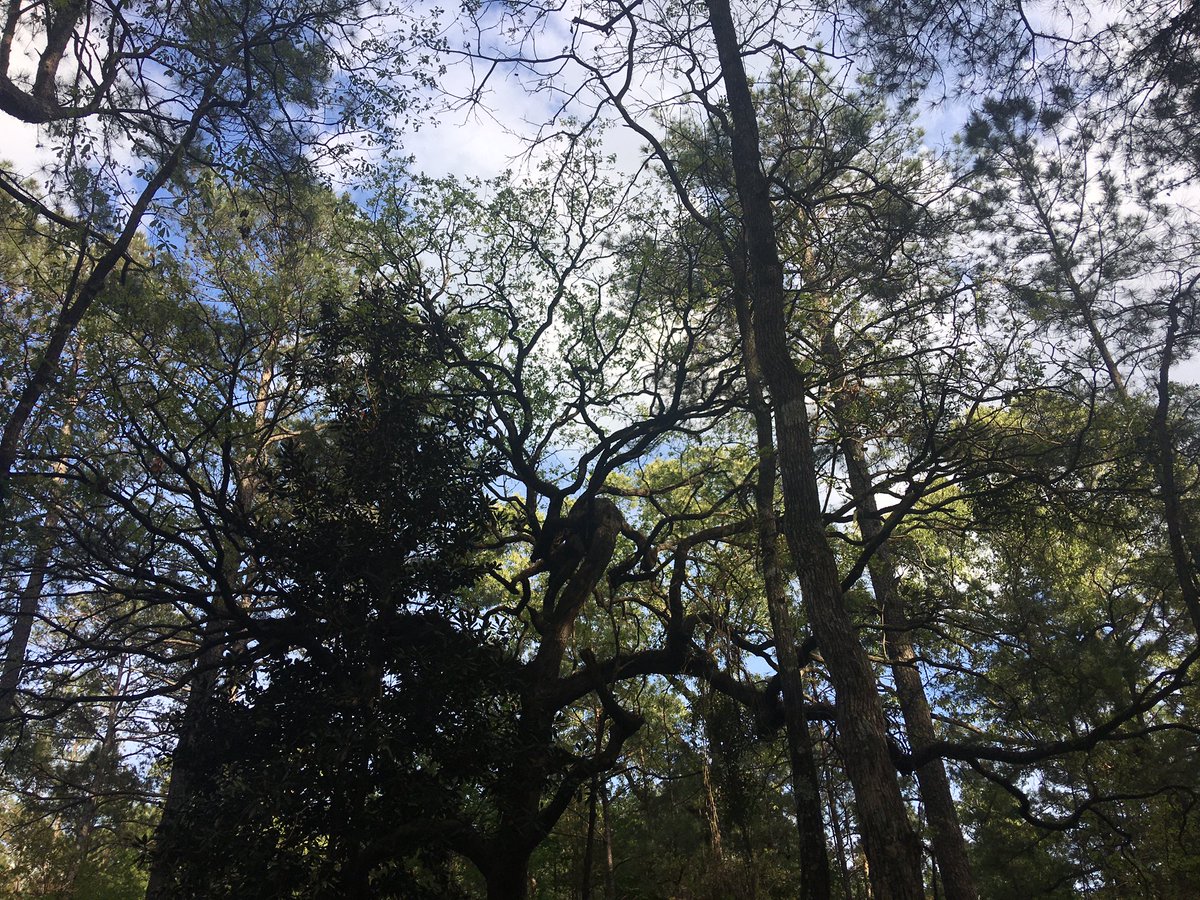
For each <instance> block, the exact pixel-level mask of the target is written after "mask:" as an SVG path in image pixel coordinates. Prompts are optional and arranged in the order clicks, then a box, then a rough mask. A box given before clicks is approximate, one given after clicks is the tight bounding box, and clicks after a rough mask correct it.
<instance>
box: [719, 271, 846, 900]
mask: <svg viewBox="0 0 1200 900" xmlns="http://www.w3.org/2000/svg"><path fill="white" fill-rule="evenodd" d="M733 269H734V271H735V279H736V280H737V281H738V282H739V284H738V286H737V287H735V295H736V303H737V318H738V328H739V330H740V331H741V336H742V366H743V369H744V371H745V375H746V384H747V391H748V394H749V401H750V410H751V412H752V414H753V416H754V424H755V432H756V438H757V440H756V443H757V450H758V478H757V481H756V483H755V496H754V499H755V508H756V515H757V518H758V543H759V558H760V559H761V561H762V572H763V586H764V590H765V592H766V597H767V611H768V613H769V615H770V617H771V632H772V637H773V638H774V639H775V654H776V659H777V662H778V665H779V683H780V693H781V695H782V698H783V715H784V730H785V732H786V734H787V742H788V761H789V763H790V766H791V775H792V796H793V799H794V801H795V805H796V829H797V831H798V832H799V837H800V877H801V881H800V891H799V896H800V898H801V900H828V898H829V896H830V880H829V848H828V846H827V844H826V842H825V822H824V818H823V816H822V814H821V784H820V778H819V776H818V774H817V762H816V757H815V755H814V753H813V744H812V735H811V734H810V733H809V730H808V718H807V716H806V715H805V712H804V685H803V682H802V681H801V678H800V671H801V666H800V660H799V657H798V655H797V640H796V629H795V627H794V625H793V624H792V611H791V608H790V605H789V603H788V601H787V586H786V581H785V579H784V576H783V571H782V569H781V568H780V565H779V549H778V548H779V530H778V523H777V521H776V518H775V485H776V481H777V478H776V459H775V444H774V435H773V433H772V428H771V411H770V407H769V406H768V405H767V402H766V398H765V397H764V396H763V388H762V368H761V366H760V364H759V360H758V353H757V351H756V349H755V343H754V332H753V326H752V323H751V315H750V304H749V298H748V297H747V296H746V293H745V291H744V290H743V287H744V285H745V270H744V268H743V267H742V266H741V265H740V263H739V262H738V261H735V262H734V264H733Z"/></svg>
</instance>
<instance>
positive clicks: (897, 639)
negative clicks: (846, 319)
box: [821, 328, 978, 900]
mask: <svg viewBox="0 0 1200 900" xmlns="http://www.w3.org/2000/svg"><path fill="white" fill-rule="evenodd" d="M821 348H822V352H823V353H824V354H825V356H826V359H827V361H828V365H829V370H830V373H831V374H832V375H833V378H834V381H835V383H836V384H842V383H844V382H845V381H846V379H847V376H846V372H845V365H844V363H843V359H842V353H841V348H840V347H839V346H838V344H837V341H836V340H835V338H834V335H833V333H832V331H831V330H829V329H828V328H826V330H825V334H824V335H823V337H822V339H821ZM845 398H846V393H845V392H844V391H839V392H836V393H835V394H834V400H833V415H834V420H835V424H836V425H837V428H838V432H839V434H840V435H841V446H842V454H843V456H844V457H845V461H846V471H847V474H848V475H849V477H850V495H851V499H853V500H854V504H855V517H856V519H857V520H858V528H859V532H860V533H861V534H862V537H863V540H864V542H866V543H868V544H873V543H876V542H878V541H879V539H880V535H882V533H883V517H882V516H881V515H880V512H879V505H878V503H877V502H876V500H875V490H874V485H873V484H872V481H871V474H870V470H869V468H868V466H867V458H866V453H865V451H864V449H863V443H862V441H861V440H860V439H859V438H858V436H857V435H856V433H855V427H856V426H855V423H854V422H853V421H851V414H850V410H848V409H847V404H846V399H845ZM867 571H868V572H869V573H870V575H871V586H872V588H873V589H874V592H875V601H876V603H878V604H879V607H880V608H881V610H882V611H883V628H884V631H883V650H884V656H885V657H886V659H887V660H888V665H889V666H890V667H891V670H892V678H893V680H894V681H895V683H896V695H897V697H898V699H899V701H900V712H901V714H902V715H903V716H904V727H905V730H906V731H907V732H908V741H909V744H910V745H911V747H912V749H913V750H914V751H916V750H920V749H923V748H925V747H928V746H930V745H931V744H933V743H934V742H935V741H936V740H937V735H936V733H935V732H934V730H933V715H932V713H931V711H930V708H929V700H928V698H927V697H926V695H925V685H924V684H923V683H922V681H921V673H920V671H918V669H917V653H916V648H915V644H914V641H913V634H912V631H911V629H910V628H909V625H908V614H907V611H906V610H905V606H904V597H903V595H902V594H901V591H900V579H899V576H898V575H897V574H896V566H895V563H894V561H893V559H892V555H891V552H890V551H889V550H888V548H887V545H886V544H884V543H879V546H877V547H876V548H875V550H874V552H873V553H872V554H871V558H870V560H869V561H868V563H867ZM916 775H917V784H918V786H919V787H920V790H921V799H922V801H924V803H925V814H926V816H927V818H928V820H929V826H930V828H931V830H932V832H933V854H934V856H935V857H936V859H937V864H938V868H939V869H940V870H941V873H942V884H943V886H944V887H945V889H946V897H947V900H977V898H978V894H977V893H976V891H975V878H974V876H973V875H972V873H971V864H970V861H969V860H968V859H967V845H966V842H965V841H964V840H963V835H962V825H961V824H960V823H959V820H958V812H957V810H956V809H955V806H954V795H953V794H952V793H951V791H950V779H949V778H948V777H947V775H946V767H945V764H944V763H943V762H942V760H940V759H933V760H930V761H929V762H928V763H926V764H925V765H923V766H921V767H920V768H919V769H917V772H916Z"/></svg>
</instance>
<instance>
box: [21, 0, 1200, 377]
mask: <svg viewBox="0 0 1200 900" xmlns="http://www.w3.org/2000/svg"><path fill="white" fill-rule="evenodd" d="M1118 7H1119V4H1112V3H1090V4H1086V5H1084V6H1080V7H1078V8H1077V10H1076V14H1075V16H1074V17H1073V18H1072V19H1070V20H1067V19H1064V18H1063V15H1062V14H1061V13H1059V14H1057V15H1055V16H1054V17H1050V16H1048V15H1047V14H1046V13H1045V12H1039V10H1043V9H1044V8H1045V7H1044V6H1043V7H1039V6H1037V5H1034V6H1033V7H1031V10H1032V13H1031V14H1032V15H1033V16H1034V23H1035V24H1036V25H1038V26H1039V27H1045V28H1046V29H1047V30H1051V29H1053V30H1055V31H1057V32H1059V33H1063V32H1064V31H1070V30H1071V29H1078V28H1080V27H1081V24H1082V23H1084V22H1085V21H1087V20H1088V19H1090V20H1091V21H1092V22H1098V23H1103V22H1106V21H1110V20H1111V19H1112V17H1113V16H1114V15H1115V10H1116V9H1117V8H1118ZM490 8H491V7H488V6H487V5H485V6H484V10H485V14H486V13H487V11H488V10H489V9H490ZM497 8H498V7H497ZM1039 15H1040V16H1041V17H1042V18H1040V19H1039V18H1038V16H1039ZM565 22H566V20H565V19H559V20H555V22H554V23H553V24H551V25H550V26H549V27H547V28H546V29H545V30H544V31H542V32H540V33H539V34H538V35H537V40H538V42H539V47H541V48H546V47H549V48H551V50H553V49H554V48H556V47H558V46H562V45H565V44H567V43H569V42H570V41H571V40H572V34H571V30H570V29H568V26H567V25H566V24H565ZM488 24H491V25H495V26H499V24H500V22H499V21H498V20H495V21H492V22H489V23H488ZM574 31H575V32H576V36H577V37H578V38H579V39H580V40H582V41H584V42H585V49H586V41H587V39H588V34H589V32H588V30H587V29H582V28H576V29H574ZM446 36H447V40H448V42H449V43H450V45H451V46H452V47H460V46H462V45H463V43H464V42H465V41H467V40H469V39H470V38H471V35H469V34H467V33H465V32H463V31H459V30H455V28H454V26H453V23H451V25H450V26H449V29H448V31H447V33H446ZM494 39H495V35H494V34H492V35H489V34H485V35H484V37H483V40H484V42H485V43H486V42H487V41H490V40H494ZM24 49H25V48H22V47H20V46H18V48H17V53H16V54H15V56H16V58H17V59H18V60H23V64H24V66H25V67H26V68H30V67H31V66H32V58H31V57H29V55H28V54H27V53H26V54H25V55H24V56H22V51H23V50H24ZM480 71H481V70H480V69H479V68H475V69H474V70H473V69H472V68H471V66H470V65H469V64H467V63H466V62H464V61H461V60H460V61H459V62H458V63H451V64H450V65H449V66H448V68H447V71H446V74H445V75H444V76H443V78H442V79H441V84H440V87H441V88H442V90H443V91H445V93H446V94H448V95H450V96H460V97H461V96H467V95H469V94H470V93H471V92H472V89H473V87H474V85H473V77H474V76H475V75H477V74H479V72H480ZM570 77H575V76H573V75H571V76H570ZM669 87H670V84H669V83H666V82H663V83H655V82H650V83H649V84H648V85H642V86H640V88H641V89H642V90H643V91H646V90H649V91H651V92H653V91H655V90H659V91H662V90H665V89H667V88H669ZM638 89H639V85H635V86H634V90H635V91H636V90H638ZM647 99H651V100H652V99H654V98H653V97H652V96H649V97H647ZM481 100H482V102H481V103H479V104H475V105H466V104H458V105H455V104H445V105H444V106H443V107H442V108H441V109H440V110H437V111H435V112H433V113H432V114H431V115H430V116H428V117H427V118H426V121H425V122H424V124H422V125H421V127H420V128H419V129H417V130H415V131H411V132H409V133H408V134H407V135H406V136H405V138H404V140H405V146H404V152H406V153H410V154H412V155H413V156H414V157H415V166H414V168H415V169H416V170H418V171H422V172H424V173H426V174H429V175H434V176H442V175H456V176H475V177H479V178H489V177H492V176H495V175H498V174H500V173H501V172H503V171H505V170H508V169H514V170H517V171H518V172H521V171H524V172H528V171H530V170H531V169H532V168H533V167H534V166H535V165H536V161H537V160H538V158H539V157H544V156H546V155H547V154H553V153H554V152H556V150H555V148H554V147H553V146H552V145H551V146H543V147H541V148H538V149H536V150H533V151H531V150H530V141H531V139H532V138H533V137H534V136H535V135H536V134H537V133H538V128H539V126H540V125H541V124H542V123H544V122H545V121H546V119H547V118H548V116H549V115H550V113H551V112H552V111H553V101H552V99H551V97H550V96H549V95H547V94H539V93H533V92H531V91H530V89H529V83H528V80H527V79H525V80H523V78H522V77H521V76H520V75H519V74H518V73H517V72H516V71H515V70H513V69H507V70H506V69H504V68H499V69H497V70H496V71H494V72H493V73H492V76H491V77H490V78H489V80H488V90H487V93H486V95H484V96H483V97H482V98H481ZM918 111H919V113H920V124H921V125H922V127H923V128H924V129H925V130H926V133H927V138H926V139H927V142H928V143H929V145H930V146H931V147H933V148H934V149H935V150H936V149H940V148H942V147H944V146H946V145H947V144H948V143H949V142H950V140H951V139H952V136H953V134H954V132H956V131H957V130H958V128H959V127H960V126H961V124H962V122H963V121H964V119H965V117H966V115H967V113H968V111H969V107H968V106H967V104H966V103H964V102H962V101H959V102H950V101H947V102H943V103H933V102H923V103H922V104H920V106H919V107H918ZM3 135H4V138H3V141H2V149H0V157H3V158H4V159H6V160H7V161H8V162H9V163H10V164H12V165H13V166H14V168H15V169H16V171H17V172H18V173H19V174H20V175H22V176H26V177H34V178H36V177H37V176H38V175H39V171H40V168H41V166H42V165H43V164H44V163H46V162H47V161H48V153H49V148H48V147H47V146H46V144H47V143H48V142H47V141H44V140H43V137H44V135H43V134H42V133H41V130H40V129H39V128H38V127H36V126H32V125H28V124H24V123H20V122H17V121H15V120H13V119H12V118H10V117H4V118H3ZM604 141H605V144H604V146H605V149H606V150H608V151H610V152H613V153H615V154H616V155H617V157H618V160H619V164H620V165H621V167H622V168H625V169H626V170H632V169H633V168H636V167H637V165H638V164H639V163H640V162H641V160H642V159H643V158H644V153H643V152H642V149H641V145H642V140H641V139H640V138H639V137H638V136H637V135H635V134H634V133H633V132H631V131H630V130H628V129H626V128H623V127H619V126H618V127H613V128H610V129H609V130H608V131H607V133H606V136H605V138H604ZM1176 375H1177V377H1181V378H1183V379H1184V380H1187V381H1189V382H1192V383H1197V382H1200V360H1192V361H1189V362H1188V363H1186V364H1183V365H1181V366H1179V367H1178V368H1177V370H1176Z"/></svg>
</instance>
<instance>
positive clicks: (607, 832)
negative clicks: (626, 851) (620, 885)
mask: <svg viewBox="0 0 1200 900" xmlns="http://www.w3.org/2000/svg"><path fill="white" fill-rule="evenodd" d="M600 814H601V815H602V816H603V818H604V900H617V877H616V876H617V871H616V866H615V865H614V864H613V840H612V823H611V822H610V821H609V817H608V815H609V814H608V784H607V783H606V782H605V781H604V779H603V778H601V779H600Z"/></svg>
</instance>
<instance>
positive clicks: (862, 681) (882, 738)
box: [707, 0, 924, 900]
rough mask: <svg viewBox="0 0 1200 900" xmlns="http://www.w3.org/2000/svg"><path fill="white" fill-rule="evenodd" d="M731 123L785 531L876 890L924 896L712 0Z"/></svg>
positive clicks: (908, 898)
mask: <svg viewBox="0 0 1200 900" xmlns="http://www.w3.org/2000/svg"><path fill="white" fill-rule="evenodd" d="M707 4H708V9H709V12H710V23H711V27H712V32H713V37H714V39H715V41H716V45H717V52H718V55H719V57H720V62H721V69H722V77H723V80H724V84H725V90H726V95H727V99H728V103H729V115H730V120H731V122H732V125H733V133H732V134H731V136H730V137H731V152H732V162H733V169H734V177H735V180H736V185H737V194H738V199H739V201H740V202H741V208H742V221H743V228H744V233H745V239H746V252H747V272H748V275H749V283H750V289H751V295H752V298H753V302H754V337H755V342H756V344H757V347H758V351H759V355H760V360H761V362H762V368H763V376H764V379H765V381H766V385H767V388H768V390H769V391H770V393H771V398H772V399H773V401H774V403H775V422H776V434H777V437H778V448H779V466H780V472H781V474H782V476H783V499H784V509H785V519H784V526H785V527H784V532H785V536H786V537H787V540H788V545H789V547H790V548H791V551H792V557H793V559H794V560H795V563H796V568H797V574H798V575H799V578H800V584H801V589H802V591H803V594H804V601H805V605H806V607H807V609H808V614H809V621H810V623H811V625H812V628H813V631H814V633H815V635H816V638H817V641H818V642H819V643H820V646H821V649H822V651H823V653H824V656H825V661H826V664H827V665H828V667H829V676H830V680H831V681H832V682H833V686H834V691H835V694H836V700H837V727H838V732H839V734H840V735H841V739H842V745H843V749H844V753H845V759H846V770H847V774H848V775H849V777H850V781H851V783H852V784H853V786H854V793H855V802H856V805H857V807H858V812H859V820H860V822H861V824H862V830H863V844H864V849H865V850H866V854H867V859H868V861H869V863H870V871H871V884H872V887H873V888H874V893H875V896H876V898H877V900H893V898H894V900H918V898H923V897H924V878H923V875H922V872H921V854H920V845H919V843H918V841H917V836H916V833H915V832H914V831H913V828H912V826H911V824H910V823H909V820H908V811H907V809H906V807H905V804H904V798H903V797H902V796H901V793H900V785H899V782H898V781H897V778H896V770H895V767H894V766H893V765H892V761H891V756H890V754H889V751H888V744H887V720H886V719H885V717H884V714H883V704H882V702H881V700H880V698H879V694H878V691H877V690H876V685H875V673H874V671H873V670H872V668H871V663H870V660H869V659H868V657H867V654H866V651H865V650H864V649H863V647H862V644H861V643H859V640H858V634H857V632H856V630H855V627H854V623H853V621H852V620H851V618H850V615H849V612H848V611H847V609H846V606H845V603H844V598H843V595H842V589H841V579H840V577H839V575H838V570H837V563H836V560H835V557H834V554H833V549H832V547H831V546H830V545H829V541H828V537H827V535H826V533H825V524H824V520H823V517H822V514H821V504H820V494H819V491H818V486H817V479H816V467H815V459H814V454H813V447H812V437H811V435H810V433H809V423H808V411H807V410H806V408H805V384H804V378H803V375H802V374H801V373H800V371H799V369H798V368H797V367H796V365H795V363H794V361H793V360H792V358H791V355H790V353H789V350H788V345H787V329H786V316H785V313H784V309H785V302H784V300H785V298H784V284H783V267H782V265H781V263H780V260H779V251H778V245H777V243H776V232H775V222H774V216H773V212H772V209H771V199H770V193H769V188H768V184H767V179H766V176H765V174H764V173H763V169H762V154H761V150H760V148H759V138H758V122H757V118H756V114H755V111H754V104H753V99H752V96H751V93H750V85H749V82H748V80H747V77H746V71H745V68H744V66H743V63H742V58H741V50H740V47H739V45H738V38H737V34H736V31H735V27H734V24H733V17H732V15H731V13H730V9H729V3H728V0H707Z"/></svg>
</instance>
